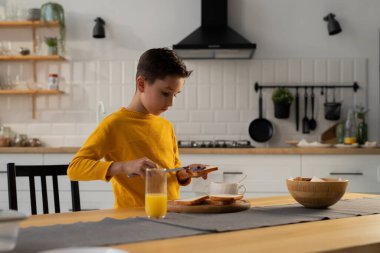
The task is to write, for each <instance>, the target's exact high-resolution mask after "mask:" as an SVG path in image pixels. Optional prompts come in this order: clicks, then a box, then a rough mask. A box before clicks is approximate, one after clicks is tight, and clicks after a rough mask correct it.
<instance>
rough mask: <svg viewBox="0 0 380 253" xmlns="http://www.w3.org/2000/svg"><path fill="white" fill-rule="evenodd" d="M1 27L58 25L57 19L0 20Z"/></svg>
mask: <svg viewBox="0 0 380 253" xmlns="http://www.w3.org/2000/svg"><path fill="white" fill-rule="evenodd" d="M0 27H1V28H7V27H11V28H15V27H59V23H58V21H49V22H43V21H27V20H25V21H0Z"/></svg>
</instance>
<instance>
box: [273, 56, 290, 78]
mask: <svg viewBox="0 0 380 253" xmlns="http://www.w3.org/2000/svg"><path fill="white" fill-rule="evenodd" d="M288 72H289V71H288V61H287V60H276V62H275V82H276V83H287V82H288V80H289V77H288Z"/></svg>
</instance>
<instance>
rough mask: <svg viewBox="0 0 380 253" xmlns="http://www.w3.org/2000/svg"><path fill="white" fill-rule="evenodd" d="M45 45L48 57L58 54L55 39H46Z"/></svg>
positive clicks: (56, 40)
mask: <svg viewBox="0 0 380 253" xmlns="http://www.w3.org/2000/svg"><path fill="white" fill-rule="evenodd" d="M45 43H46V45H47V46H48V54H49V55H56V54H58V39H57V38H56V37H46V38H45Z"/></svg>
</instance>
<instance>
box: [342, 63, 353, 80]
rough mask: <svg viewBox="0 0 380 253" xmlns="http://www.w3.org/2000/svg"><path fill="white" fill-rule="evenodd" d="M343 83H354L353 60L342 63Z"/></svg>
mask: <svg viewBox="0 0 380 253" xmlns="http://www.w3.org/2000/svg"><path fill="white" fill-rule="evenodd" d="M341 81H342V83H353V82H354V61H353V60H352V59H343V60H342V61H341Z"/></svg>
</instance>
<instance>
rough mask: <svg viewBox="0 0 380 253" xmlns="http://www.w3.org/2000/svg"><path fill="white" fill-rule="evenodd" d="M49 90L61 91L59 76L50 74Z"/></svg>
mask: <svg viewBox="0 0 380 253" xmlns="http://www.w3.org/2000/svg"><path fill="white" fill-rule="evenodd" d="M48 89H49V90H58V89H59V78H58V74H55V73H50V74H49V77H48Z"/></svg>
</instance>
